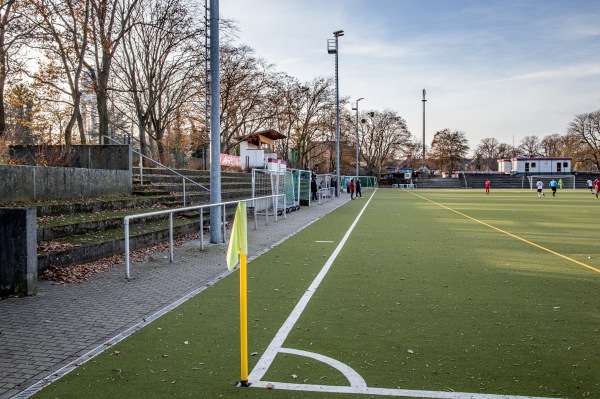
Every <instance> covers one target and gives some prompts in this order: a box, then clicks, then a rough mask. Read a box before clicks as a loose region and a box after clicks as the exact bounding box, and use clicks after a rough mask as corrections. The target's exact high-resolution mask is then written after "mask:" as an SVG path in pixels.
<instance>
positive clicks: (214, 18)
mask: <svg viewBox="0 0 600 399" xmlns="http://www.w3.org/2000/svg"><path fill="white" fill-rule="evenodd" d="M219 82H220V74H219V0H210V203H211V204H218V203H220V202H221V117H220V114H219V112H220V109H219V106H220V104H221V95H220V88H219ZM220 224H221V207H219V206H214V207H212V208H210V227H211V228H210V242H211V243H212V244H218V243H220V242H223V239H224V237H223V235H222V229H221V228H220V227H219V226H220Z"/></svg>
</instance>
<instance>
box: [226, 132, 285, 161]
mask: <svg viewBox="0 0 600 399" xmlns="http://www.w3.org/2000/svg"><path fill="white" fill-rule="evenodd" d="M284 138H286V136H285V135H284V134H282V133H280V132H279V131H277V130H275V129H269V130H263V131H260V132H256V133H252V134H249V135H247V136H243V137H238V140H240V158H241V162H242V168H243V169H246V170H248V169H251V168H269V170H285V166H286V165H285V161H284V160H278V159H277V153H276V152H275V141H276V140H280V139H284ZM272 168H276V169H272Z"/></svg>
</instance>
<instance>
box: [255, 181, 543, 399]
mask: <svg viewBox="0 0 600 399" xmlns="http://www.w3.org/2000/svg"><path fill="white" fill-rule="evenodd" d="M376 194H377V189H376V190H375V192H373V194H372V195H371V197H370V198H369V200H368V201H367V203H366V204H365V205H364V206H363V208H362V209H361V211H360V212H359V214H358V215H357V216H356V218H355V219H354V222H352V224H351V225H350V227H349V228H348V230H347V231H346V234H345V235H344V237H343V238H342V240H341V241H340V243H339V244H338V246H337V247H336V248H335V250H334V251H333V253H332V254H331V256H330V257H329V259H328V260H327V262H325V265H324V266H323V268H322V269H321V271H320V272H319V274H318V275H317V276H316V277H315V279H314V280H313V282H312V283H311V285H310V286H309V287H308V289H307V290H306V292H305V293H304V295H303V296H302V298H300V300H299V301H298V303H297V304H296V306H295V307H294V309H293V310H292V313H290V315H289V316H288V318H287V320H286V321H285V322H284V323H283V325H282V326H281V328H280V329H279V331H278V332H277V334H276V335H275V337H274V338H273V340H272V341H271V343H270V344H269V346H268V347H267V349H266V350H265V352H264V353H263V355H262V356H261V358H260V359H259V361H258V363H257V364H256V365H255V366H254V368H253V369H252V372H251V373H250V375H249V376H248V382H249V383H250V384H251V385H250V387H251V388H263V389H280V390H289V391H302V392H326V393H346V394H364V395H377V396H388V397H413V398H429V399H550V398H546V397H537V396H519V395H497V394H481V393H468V392H448V391H422V390H409V389H393V388H390V389H388V388H371V387H369V386H367V383H366V381H365V380H364V379H363V378H362V377H361V376H360V374H358V373H357V372H356V371H355V370H354V369H352V368H351V367H350V366H348V365H346V364H343V363H341V362H339V361H337V360H335V359H332V358H329V357H327V356H323V355H320V354H318V353H313V352H307V351H300V350H296V349H291V348H284V347H283V343H284V342H285V340H286V339H287V337H288V335H289V333H290V332H291V331H292V329H293V328H294V326H295V325H296V323H297V322H298V320H299V319H300V316H301V315H302V313H303V312H304V309H306V306H307V305H308V303H309V302H310V300H311V298H312V296H313V294H314V293H315V292H316V290H317V288H319V285H320V284H321V282H322V281H323V279H324V278H325V276H326V275H327V273H328V272H329V269H331V266H332V265H333V262H334V261H335V259H336V258H337V256H338V255H339V253H340V252H341V250H342V249H343V248H344V246H345V244H346V241H348V238H349V237H350V234H351V233H352V231H353V230H354V228H355V227H356V225H357V224H358V221H359V220H360V218H361V216H362V215H363V213H364V212H365V210H366V209H367V207H368V206H369V204H370V202H371V200H372V199H373V198H374V197H375V195H376ZM278 353H287V354H294V355H297V356H305V357H309V358H311V359H314V360H317V361H320V362H323V363H325V364H327V365H329V366H330V367H332V368H335V369H336V370H338V371H340V372H341V373H342V374H343V375H344V376H345V377H346V379H348V382H349V384H350V385H349V386H332V385H314V384H290V383H283V382H275V381H263V380H262V378H263V377H264V376H265V374H266V372H267V371H268V369H269V367H271V365H272V364H273V361H274V360H275V357H276V356H277V354H278Z"/></svg>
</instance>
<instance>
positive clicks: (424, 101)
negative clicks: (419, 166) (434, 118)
mask: <svg viewBox="0 0 600 399" xmlns="http://www.w3.org/2000/svg"><path fill="white" fill-rule="evenodd" d="M421 101H423V163H425V103H426V102H427V100H426V99H425V89H423V100H421Z"/></svg>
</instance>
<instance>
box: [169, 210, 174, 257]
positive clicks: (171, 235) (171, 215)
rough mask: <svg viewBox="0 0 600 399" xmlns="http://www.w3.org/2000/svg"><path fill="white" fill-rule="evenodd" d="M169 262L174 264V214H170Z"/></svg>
mask: <svg viewBox="0 0 600 399" xmlns="http://www.w3.org/2000/svg"><path fill="white" fill-rule="evenodd" d="M169 262H173V212H170V213H169Z"/></svg>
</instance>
